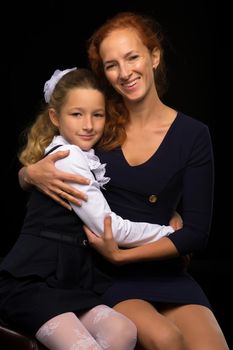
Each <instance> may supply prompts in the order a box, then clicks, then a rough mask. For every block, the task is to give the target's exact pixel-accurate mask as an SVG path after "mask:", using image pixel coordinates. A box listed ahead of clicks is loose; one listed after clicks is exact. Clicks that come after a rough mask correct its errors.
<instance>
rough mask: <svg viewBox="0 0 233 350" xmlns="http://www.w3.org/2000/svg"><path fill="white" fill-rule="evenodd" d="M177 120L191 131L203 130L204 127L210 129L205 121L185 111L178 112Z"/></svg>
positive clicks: (181, 125)
mask: <svg viewBox="0 0 233 350" xmlns="http://www.w3.org/2000/svg"><path fill="white" fill-rule="evenodd" d="M176 119H177V122H178V125H179V126H180V127H182V128H185V129H187V130H191V131H193V132H194V131H195V130H196V131H201V130H203V129H208V126H207V124H205V123H204V122H203V121H201V120H199V119H196V118H194V117H191V116H189V115H187V114H185V113H183V112H180V111H179V112H178V113H177V118H176Z"/></svg>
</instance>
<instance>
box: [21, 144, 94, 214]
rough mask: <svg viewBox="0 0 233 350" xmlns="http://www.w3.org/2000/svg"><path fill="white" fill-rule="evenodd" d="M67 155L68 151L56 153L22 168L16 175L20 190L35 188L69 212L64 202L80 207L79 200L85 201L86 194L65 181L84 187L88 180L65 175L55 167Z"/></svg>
mask: <svg viewBox="0 0 233 350" xmlns="http://www.w3.org/2000/svg"><path fill="white" fill-rule="evenodd" d="M68 154H69V151H68V150H67V151H57V152H55V153H53V154H50V155H48V156H47V157H45V158H43V159H41V160H40V161H38V162H37V163H35V164H31V165H28V166H24V167H22V168H21V169H20V170H19V173H18V176H19V184H20V186H21V187H22V189H23V190H27V191H28V190H30V188H31V187H32V186H36V187H37V188H38V189H39V190H40V191H41V192H43V193H45V194H47V195H48V196H50V197H51V198H53V199H54V200H55V201H56V202H58V203H60V204H61V205H63V206H64V207H66V208H67V209H69V210H71V209H72V208H71V206H70V204H69V203H67V202H66V201H69V202H71V203H74V204H76V205H81V201H80V200H87V196H86V194H85V193H84V192H82V191H81V190H78V189H76V188H74V187H73V186H71V185H69V184H68V183H67V181H72V182H74V183H75V182H77V183H79V184H84V185H85V184H88V183H89V182H90V180H89V179H87V178H84V177H83V176H81V175H79V174H72V173H67V172H64V171H61V170H59V169H57V168H56V167H55V162H56V161H57V160H59V159H62V158H65V157H67V155H68Z"/></svg>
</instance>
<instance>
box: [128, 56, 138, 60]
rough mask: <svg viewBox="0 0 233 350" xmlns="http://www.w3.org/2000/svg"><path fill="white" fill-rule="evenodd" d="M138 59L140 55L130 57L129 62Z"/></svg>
mask: <svg viewBox="0 0 233 350" xmlns="http://www.w3.org/2000/svg"><path fill="white" fill-rule="evenodd" d="M138 58H139V55H133V56H130V57H129V61H135V60H136V59H138Z"/></svg>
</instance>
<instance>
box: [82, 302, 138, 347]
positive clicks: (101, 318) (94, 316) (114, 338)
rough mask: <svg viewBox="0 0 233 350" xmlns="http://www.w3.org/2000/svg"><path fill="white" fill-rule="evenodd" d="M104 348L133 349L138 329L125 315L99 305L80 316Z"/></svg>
mask: <svg viewBox="0 0 233 350" xmlns="http://www.w3.org/2000/svg"><path fill="white" fill-rule="evenodd" d="M79 319H80V321H81V322H82V323H83V325H84V326H85V328H86V329H87V330H88V331H89V332H90V334H91V335H92V336H93V338H95V339H96V341H97V343H98V344H99V345H100V346H101V348H102V349H109V350H119V349H120V350H133V349H134V348H135V345H136V341H137V329H136V327H135V325H134V324H133V322H132V321H130V320H129V319H128V318H127V317H125V316H124V315H122V314H120V313H118V312H116V311H115V310H113V309H111V308H110V307H108V306H105V305H98V306H96V307H94V308H93V309H91V310H89V311H87V312H85V313H84V314H83V315H81V316H80V317H79Z"/></svg>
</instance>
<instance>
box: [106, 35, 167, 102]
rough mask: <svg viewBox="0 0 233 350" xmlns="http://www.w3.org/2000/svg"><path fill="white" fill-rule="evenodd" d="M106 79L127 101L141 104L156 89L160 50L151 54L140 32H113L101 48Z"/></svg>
mask: <svg viewBox="0 0 233 350" xmlns="http://www.w3.org/2000/svg"><path fill="white" fill-rule="evenodd" d="M100 56H101V58H102V60H103V66H104V72H105V75H106V78H107V79H108V81H109V82H110V83H111V85H112V86H113V88H114V89H115V90H116V91H117V92H118V93H119V94H121V95H122V96H123V98H124V100H125V101H126V100H127V101H140V100H142V99H143V98H144V96H145V95H146V94H148V91H150V90H152V89H155V84H154V74H153V68H154V69H155V68H156V67H157V66H158V64H159V58H160V55H159V50H156V49H154V50H153V52H152V53H151V52H150V51H149V50H148V48H147V47H146V46H145V45H144V44H143V42H142V40H141V39H140V37H139V35H138V33H137V32H136V30H134V29H131V28H125V29H117V30H114V31H112V32H111V33H110V34H109V35H108V36H107V37H106V38H105V39H104V40H103V41H102V43H101V45H100Z"/></svg>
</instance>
